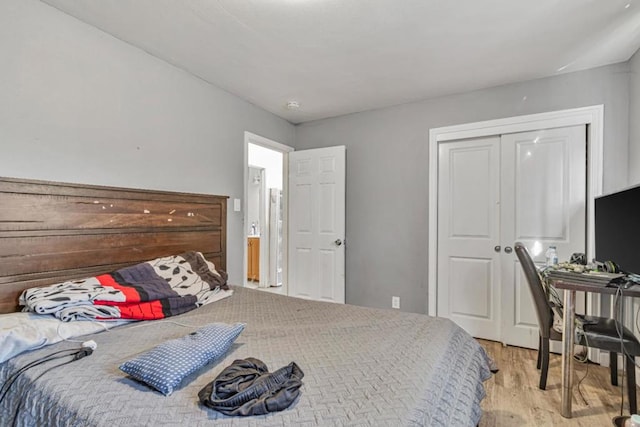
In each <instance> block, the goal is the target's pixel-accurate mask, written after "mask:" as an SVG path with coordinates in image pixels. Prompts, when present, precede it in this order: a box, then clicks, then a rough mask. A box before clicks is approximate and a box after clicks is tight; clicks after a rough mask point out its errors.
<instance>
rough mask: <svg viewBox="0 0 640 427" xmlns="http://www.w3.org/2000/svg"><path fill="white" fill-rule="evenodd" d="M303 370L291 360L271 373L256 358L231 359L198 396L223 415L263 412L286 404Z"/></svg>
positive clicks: (295, 395)
mask: <svg viewBox="0 0 640 427" xmlns="http://www.w3.org/2000/svg"><path fill="white" fill-rule="evenodd" d="M302 377H304V372H302V369H300V367H298V365H296V363H295V362H291V363H290V364H288V365H287V366H284V367H282V368H280V369H278V370H277V371H275V372H273V373H269V370H268V369H267V365H265V364H264V362H262V361H261V360H259V359H255V358H253V357H248V358H246V359H240V360H236V361H234V362H233V363H232V364H231V365H230V366H227V367H226V368H224V370H223V371H222V372H221V373H220V375H218V376H217V377H216V379H215V380H213V381H212V382H210V383H209V384H207V385H206V386H205V387H204V388H203V389H202V390H200V393H198V397H199V398H200V402H201V403H202V404H204V405H205V406H207V407H209V408H211V409H215V410H216V411H218V412H221V413H223V414H225V415H244V416H247V415H264V414H267V413H269V412H277V411H282V410H283V409H286V408H288V407H289V406H290V405H291V404H292V403H293V402H294V401H295V400H296V399H297V398H298V396H299V395H300V387H301V386H302Z"/></svg>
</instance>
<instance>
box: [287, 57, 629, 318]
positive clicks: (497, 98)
mask: <svg viewBox="0 0 640 427" xmlns="http://www.w3.org/2000/svg"><path fill="white" fill-rule="evenodd" d="M628 88H629V73H628V64H626V63H625V64H615V65H611V66H606V67H601V68H597V69H593V70H588V71H582V72H576V73H571V74H564V75H560V76H556V77H551V78H545V79H539V80H533V81H528V82H524V83H517V84H510V85H506V86H500V87H496V88H491V89H486V90H479V91H475V92H469V93H464V94H460V95H454V96H447V97H443V98H437V99H431V100H426V101H422V102H417V103H411V104H404V105H400V106H395V107H390V108H385V109H380V110H374V111H369V112H364V113H358V114H351V115H347V116H341V117H336V118H332V119H326V120H321V121H317V122H310V123H305V124H302V125H299V126H297V127H296V138H295V140H296V148H297V149H305V148H318V147H325V146H332V145H346V147H347V225H346V227H347V230H346V234H347V236H346V238H347V242H348V243H347V267H346V274H347V278H346V301H347V302H348V303H351V304H357V305H364V306H372V307H391V296H392V295H398V296H400V297H401V309H402V310H404V311H412V312H418V313H426V312H427V304H428V301H427V273H428V268H427V247H428V239H429V235H428V217H427V209H428V164H429V158H428V140H429V129H430V128H435V127H441V126H447V125H454V124H461V123H469V122H476V121H481V120H490V119H497V118H503V117H511V116H518V115H523V114H533V113H540V112H545V111H554V110H561V109H568V108H576V107H584V106H590V105H596V104H604V114H605V119H604V125H605V129H604V151H605V152H604V188H605V191H609V190H613V189H617V188H619V187H622V186H625V185H626V184H627V154H628V147H627V141H628V129H629V123H628V108H629V105H628V104H629V96H628Z"/></svg>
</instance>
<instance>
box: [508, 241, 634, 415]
mask: <svg viewBox="0 0 640 427" xmlns="http://www.w3.org/2000/svg"><path fill="white" fill-rule="evenodd" d="M515 251H516V255H517V256H518V259H519V260H520V264H521V265H522V270H523V271H524V274H525V276H526V278H527V282H528V283H529V290H530V291H531V295H532V296H533V301H534V303H535V307H536V315H537V317H538V326H539V327H540V337H539V341H538V362H537V366H536V367H537V368H538V369H541V368H542V370H541V372H540V388H541V389H542V390H544V389H545V388H546V386H547V373H548V371H549V340H553V341H562V334H561V333H559V332H557V331H556V330H554V329H553V311H552V306H551V303H550V302H549V299H548V297H547V294H546V292H545V290H544V287H543V285H542V280H541V279H540V275H539V274H538V270H537V269H536V266H535V264H534V263H533V260H532V259H531V256H530V255H529V251H528V250H527V248H526V246H524V245H523V244H522V243H520V242H516V244H515ZM618 325H619V326H618V327H619V329H620V330H621V331H622V339H623V341H624V348H625V351H626V352H627V354H628V356H627V357H625V358H624V360H625V361H626V368H627V389H628V393H629V410H630V413H632V414H635V413H637V412H638V406H637V402H636V369H635V356H640V342H638V339H637V338H636V337H635V336H634V335H633V333H632V332H631V331H630V330H629V329H627V328H625V327H624V326H622V325H620V324H618ZM583 329H584V334H583V335H581V336H580V340H579V342H577V343H576V344H580V345H583V346H588V347H593V348H598V349H601V350H605V351H608V352H609V363H610V367H611V384H613V385H618V352H620V336H619V334H618V330H617V329H616V321H615V320H613V319H610V318H607V317H594V316H586V317H585V324H584V326H583Z"/></svg>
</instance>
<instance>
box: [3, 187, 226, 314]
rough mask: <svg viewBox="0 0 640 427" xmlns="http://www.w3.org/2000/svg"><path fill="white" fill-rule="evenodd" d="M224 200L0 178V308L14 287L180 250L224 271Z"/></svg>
mask: <svg viewBox="0 0 640 427" xmlns="http://www.w3.org/2000/svg"><path fill="white" fill-rule="evenodd" d="M226 225H227V197H226V196H211V195H203V194H189V193H173V192H167V191H152V190H137V189H131V188H114V187H101V186H94V185H80V184H64V183H57V182H46V181H33V180H24V179H14V178H0V313H7V312H12V311H15V310H16V309H17V304H18V296H19V295H20V293H21V291H22V290H24V289H26V288H29V287H33V286H43V285H49V284H53V283H57V282H61V281H65V280H70V279H74V278H84V277H89V276H93V275H96V274H98V273H104V272H109V271H112V270H115V269H117V268H121V267H124V266H127V265H131V264H136V263H138V262H142V261H147V260H150V259H153V258H157V257H160V256H167V255H175V254H179V253H181V252H184V251H187V250H195V251H199V252H202V253H203V254H204V255H205V257H206V258H207V259H209V260H211V261H212V262H213V263H214V264H215V265H216V268H219V269H222V270H226V264H227V259H226V241H227V236H226Z"/></svg>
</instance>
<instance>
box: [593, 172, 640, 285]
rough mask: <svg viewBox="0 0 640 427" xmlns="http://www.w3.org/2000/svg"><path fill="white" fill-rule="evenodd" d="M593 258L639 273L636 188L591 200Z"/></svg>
mask: <svg viewBox="0 0 640 427" xmlns="http://www.w3.org/2000/svg"><path fill="white" fill-rule="evenodd" d="M595 209H596V212H595V226H596V227H595V228H596V236H595V238H596V241H595V243H596V259H597V260H598V261H601V262H604V261H613V262H615V263H616V264H618V266H619V267H620V270H621V271H623V272H625V273H635V274H640V185H639V186H635V187H631V188H628V189H626V190H622V191H618V192H616V193H613V194H608V195H605V196H601V197H597V198H596V200H595Z"/></svg>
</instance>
